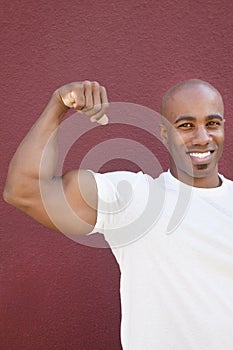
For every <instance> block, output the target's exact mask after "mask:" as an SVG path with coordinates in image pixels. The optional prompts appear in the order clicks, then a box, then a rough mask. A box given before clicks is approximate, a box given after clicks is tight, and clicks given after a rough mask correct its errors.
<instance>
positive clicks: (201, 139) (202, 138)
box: [192, 126, 212, 145]
mask: <svg viewBox="0 0 233 350" xmlns="http://www.w3.org/2000/svg"><path fill="white" fill-rule="evenodd" d="M211 141H212V136H211V135H210V133H209V131H208V130H207V129H206V127H205V126H199V127H197V128H196V130H195V131H194V136H193V138H192V143H193V145H208V144H209V143H210V142H211Z"/></svg>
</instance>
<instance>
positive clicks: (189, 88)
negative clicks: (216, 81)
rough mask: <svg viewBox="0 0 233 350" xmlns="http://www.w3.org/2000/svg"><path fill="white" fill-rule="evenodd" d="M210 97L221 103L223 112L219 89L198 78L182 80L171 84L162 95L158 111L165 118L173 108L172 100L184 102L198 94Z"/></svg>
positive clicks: (196, 96)
mask: <svg viewBox="0 0 233 350" xmlns="http://www.w3.org/2000/svg"><path fill="white" fill-rule="evenodd" d="M207 95H208V98H210V99H215V100H218V102H219V104H221V105H222V112H223V100H222V96H221V94H220V93H219V91H218V90H217V89H216V88H215V87H213V86H212V85H211V84H209V83H207V82H206V81H203V80H200V79H189V80H184V81H182V82H180V83H178V84H176V85H175V86H172V87H171V88H170V89H169V90H168V91H167V92H166V93H165V94H164V96H163V98H162V103H161V110H160V113H161V115H162V116H164V117H165V118H167V119H169V116H170V113H171V111H172V109H173V104H174V101H175V100H177V99H179V100H180V101H181V102H183V103H184V104H185V103H186V102H188V100H190V99H191V98H193V99H195V98H198V96H199V97H200V98H201V96H207ZM173 112H174V111H173Z"/></svg>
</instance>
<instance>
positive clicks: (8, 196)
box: [2, 189, 17, 205]
mask: <svg viewBox="0 0 233 350" xmlns="http://www.w3.org/2000/svg"><path fill="white" fill-rule="evenodd" d="M2 197H3V199H4V201H5V202H6V203H8V204H11V205H15V204H14V203H16V201H17V200H16V196H14V195H12V194H11V193H9V191H7V190H6V189H4V191H3V195H2Z"/></svg>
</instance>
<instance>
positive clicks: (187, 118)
mask: <svg viewBox="0 0 233 350" xmlns="http://www.w3.org/2000/svg"><path fill="white" fill-rule="evenodd" d="M211 119H218V120H220V121H223V117H222V116H221V115H220V114H216V113H214V114H210V115H208V116H207V117H206V120H211ZM195 120H196V118H195V117H192V116H190V115H182V116H180V117H179V118H178V119H176V121H175V123H174V124H176V123H178V122H182V121H191V122H194V121H195Z"/></svg>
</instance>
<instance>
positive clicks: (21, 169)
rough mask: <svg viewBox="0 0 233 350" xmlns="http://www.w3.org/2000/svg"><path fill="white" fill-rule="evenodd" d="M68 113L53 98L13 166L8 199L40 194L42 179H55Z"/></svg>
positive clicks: (11, 166)
mask: <svg viewBox="0 0 233 350" xmlns="http://www.w3.org/2000/svg"><path fill="white" fill-rule="evenodd" d="M67 109H68V108H66V107H65V106H64V105H62V103H60V102H59V100H58V98H57V97H56V95H55V94H53V95H52V97H51V99H50V101H49V103H48V105H47V107H46V108H45V110H44V112H43V113H42V115H41V116H40V118H39V119H38V120H37V121H36V123H35V124H34V125H33V127H32V128H31V130H30V131H29V132H28V134H27V135H26V136H25V138H24V139H23V141H22V142H21V144H20V145H19V147H18V149H17V151H16V153H15V155H14V157H13V158H12V160H11V162H10V166H9V171H8V176H7V181H6V186H5V191H4V195H5V196H9V197H11V196H12V197H24V196H28V195H30V194H33V193H34V192H37V191H39V179H41V180H43V181H44V180H45V181H49V180H51V179H52V178H53V176H54V172H55V169H56V164H57V158H58V146H57V131H58V128H59V125H60V123H61V121H62V117H63V116H64V114H65V112H66V111H67ZM45 147H46V157H44V156H43V152H44V150H45ZM42 156H43V162H42V163H41V160H42Z"/></svg>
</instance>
